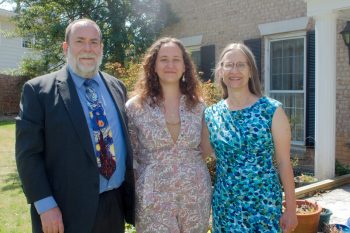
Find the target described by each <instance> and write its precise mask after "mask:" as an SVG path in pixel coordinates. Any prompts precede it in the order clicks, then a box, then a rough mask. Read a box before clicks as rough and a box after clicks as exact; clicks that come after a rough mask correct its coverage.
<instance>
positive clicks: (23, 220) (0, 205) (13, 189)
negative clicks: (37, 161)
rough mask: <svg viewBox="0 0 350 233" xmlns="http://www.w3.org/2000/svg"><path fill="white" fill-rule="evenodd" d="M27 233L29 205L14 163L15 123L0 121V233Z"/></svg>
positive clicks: (29, 226)
mask: <svg viewBox="0 0 350 233" xmlns="http://www.w3.org/2000/svg"><path fill="white" fill-rule="evenodd" d="M22 232H23V233H27V232H28V233H29V232H31V223H30V216H29V205H28V204H27V202H26V199H25V197H24V194H23V192H22V188H21V185H20V182H19V178H18V174H17V169H16V162H15V123H14V121H0V233H22Z"/></svg>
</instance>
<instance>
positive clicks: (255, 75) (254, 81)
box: [215, 43, 262, 99]
mask: <svg viewBox="0 0 350 233" xmlns="http://www.w3.org/2000/svg"><path fill="white" fill-rule="evenodd" d="M233 50H240V51H242V53H243V54H244V55H245V56H246V57H247V60H248V63H249V67H250V71H251V74H252V77H250V78H249V81H248V87H249V91H250V92H251V93H253V94H254V95H256V96H258V97H261V96H262V91H261V85H260V79H259V72H258V68H257V66H256V61H255V58H254V55H253V53H252V51H251V50H250V49H249V48H248V47H247V46H245V45H244V44H242V43H231V44H229V45H227V46H226V47H225V48H224V50H223V51H222V52H221V54H220V58H219V62H218V63H217V64H216V67H215V81H216V82H217V83H218V84H219V85H220V86H221V88H222V98H223V99H226V98H227V97H228V92H227V86H226V84H225V83H224V81H223V80H222V59H223V58H224V56H225V55H226V54H227V53H228V52H231V51H233Z"/></svg>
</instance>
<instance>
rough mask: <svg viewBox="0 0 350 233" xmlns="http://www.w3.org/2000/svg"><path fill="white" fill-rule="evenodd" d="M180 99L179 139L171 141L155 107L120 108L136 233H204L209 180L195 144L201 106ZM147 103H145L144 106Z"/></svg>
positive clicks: (131, 105) (198, 139) (198, 137)
mask: <svg viewBox="0 0 350 233" xmlns="http://www.w3.org/2000/svg"><path fill="white" fill-rule="evenodd" d="M185 100H186V97H185V96H182V97H181V99H180V107H179V110H180V118H181V119H180V120H181V126H180V134H179V136H178V138H177V140H176V141H175V142H174V141H173V139H172V138H171V135H170V133H169V131H168V129H167V126H166V121H165V116H164V113H163V112H162V111H161V108H160V107H159V106H154V107H151V106H150V105H149V104H144V105H143V106H141V107H140V106H138V105H139V104H138V101H137V97H134V98H132V99H130V100H129V101H128V102H127V103H126V109H127V115H128V118H129V119H128V121H129V131H130V137H131V140H132V145H133V150H134V159H135V160H136V163H135V162H134V164H137V167H135V176H136V182H135V190H136V221H135V223H136V230H137V232H138V233H158V232H159V233H207V231H208V225H209V216H210V204H211V192H212V187H211V181H210V175H209V171H208V168H207V166H206V163H205V162H204V159H203V158H202V153H201V151H200V148H199V145H200V142H201V130H202V119H203V117H204V109H205V105H204V104H203V103H199V104H197V106H195V107H194V108H192V109H191V110H187V108H186V101H185ZM148 103H150V101H148Z"/></svg>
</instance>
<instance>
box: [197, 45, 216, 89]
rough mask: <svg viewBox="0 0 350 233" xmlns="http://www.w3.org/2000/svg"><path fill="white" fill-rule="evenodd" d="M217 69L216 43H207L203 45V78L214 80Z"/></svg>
mask: <svg viewBox="0 0 350 233" xmlns="http://www.w3.org/2000/svg"><path fill="white" fill-rule="evenodd" d="M214 69H215V45H206V46H202V47H201V66H200V71H202V72H203V75H202V80H203V81H204V82H206V81H208V80H212V81H213V80H214Z"/></svg>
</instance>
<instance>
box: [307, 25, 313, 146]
mask: <svg viewBox="0 0 350 233" xmlns="http://www.w3.org/2000/svg"><path fill="white" fill-rule="evenodd" d="M306 46H307V48H306V125H305V135H306V137H305V146H308V147H314V145H315V31H309V32H307V35H306Z"/></svg>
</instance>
